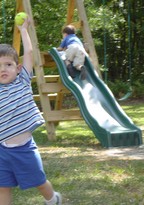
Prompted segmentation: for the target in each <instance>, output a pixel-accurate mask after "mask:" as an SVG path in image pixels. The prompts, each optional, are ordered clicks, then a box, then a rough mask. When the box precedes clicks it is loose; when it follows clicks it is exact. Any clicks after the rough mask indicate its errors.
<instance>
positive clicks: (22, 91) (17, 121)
mask: <svg viewBox="0 0 144 205" xmlns="http://www.w3.org/2000/svg"><path fill="white" fill-rule="evenodd" d="M28 25H29V19H28V18H27V19H25V22H24V23H23V25H22V26H18V28H19V30H20V33H21V37H22V42H23V48H24V55H23V65H19V64H18V55H17V53H16V51H15V49H14V48H12V47H11V46H10V45H8V44H0V205H10V204H12V197H11V189H12V187H16V186H19V187H20V188H21V189H28V188H32V187H37V188H38V190H39V191H40V193H41V195H42V196H43V197H44V200H45V204H46V205H61V204H62V202H61V196H60V194H59V193H58V192H55V191H54V190H53V187H52V185H51V183H50V182H49V181H48V180H47V179H46V175H45V172H44V170H43V165H42V160H41V157H40V154H39V152H38V149H37V146H36V143H35V141H34V139H33V137H32V131H34V130H35V129H36V128H37V127H39V126H40V125H42V124H43V123H44V119H43V117H42V116H41V114H40V112H39V110H38V108H37V106H36V104H35V102H34V100H33V96H32V88H31V78H32V68H33V57H32V56H33V50H32V44H31V40H30V37H29V34H28V32H27V28H28Z"/></svg>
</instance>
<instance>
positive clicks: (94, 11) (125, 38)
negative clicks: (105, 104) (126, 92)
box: [0, 0, 144, 84]
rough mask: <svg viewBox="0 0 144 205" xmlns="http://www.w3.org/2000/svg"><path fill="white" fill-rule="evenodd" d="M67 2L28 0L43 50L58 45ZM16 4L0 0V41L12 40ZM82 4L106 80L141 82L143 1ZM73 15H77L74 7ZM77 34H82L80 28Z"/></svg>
mask: <svg viewBox="0 0 144 205" xmlns="http://www.w3.org/2000/svg"><path fill="white" fill-rule="evenodd" d="M3 2H5V4H4V5H3V4H2V3H3ZM67 4H68V1H67V0H61V1H53V0H31V5H32V11H33V17H34V22H35V26H36V31H37V36H38V41H39V46H40V49H41V50H42V51H48V50H49V49H50V48H51V47H57V46H59V44H60V42H61V39H62V35H61V29H62V27H63V26H64V24H65V23H66V16H67ZM15 6H16V1H15V0H11V1H5V0H2V1H1V2H0V9H1V16H0V42H1V43H4V42H5V41H6V42H7V43H12V35H13V25H14V16H15ZM84 6H85V10H86V14H87V17H88V21H89V26H90V29H91V32H92V37H93V40H94V44H95V48H96V51H97V55H98V59H99V63H100V67H102V68H106V69H108V72H107V76H108V80H109V81H112V82H115V81H117V80H119V81H120V82H124V83H127V80H128V79H130V80H131V81H132V83H134V82H135V81H137V80H139V83H141V84H144V80H143V70H144V47H143V45H144V17H143V13H144V1H143V0H125V1H124V0H110V1H107V0H85V1H84ZM129 15H130V16H129ZM128 17H130V22H129V21H128ZM74 19H75V20H77V19H78V15H77V12H76V11H75V14H74ZM78 35H79V37H80V38H81V36H82V35H81V32H80V31H78ZM54 73H56V71H54ZM47 74H49V71H48V72H47Z"/></svg>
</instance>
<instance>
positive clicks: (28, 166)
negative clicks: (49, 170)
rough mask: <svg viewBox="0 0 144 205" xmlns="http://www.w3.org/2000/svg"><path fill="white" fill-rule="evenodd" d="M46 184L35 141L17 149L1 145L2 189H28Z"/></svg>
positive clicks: (0, 170)
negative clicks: (16, 187)
mask: <svg viewBox="0 0 144 205" xmlns="http://www.w3.org/2000/svg"><path fill="white" fill-rule="evenodd" d="M45 182H46V175H45V173H44V170H43V165H42V160H41V156H40V154H39V151H38V149H37V146H36V143H35V142H34V140H33V139H31V140H30V141H29V142H27V143H26V144H25V145H23V146H20V147H15V148H7V147H4V146H3V145H1V144H0V187H15V186H19V187H20V188H21V189H28V188H32V187H37V186H40V185H42V184H44V183H45Z"/></svg>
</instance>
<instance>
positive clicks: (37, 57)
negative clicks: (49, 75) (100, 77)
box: [23, 0, 56, 140]
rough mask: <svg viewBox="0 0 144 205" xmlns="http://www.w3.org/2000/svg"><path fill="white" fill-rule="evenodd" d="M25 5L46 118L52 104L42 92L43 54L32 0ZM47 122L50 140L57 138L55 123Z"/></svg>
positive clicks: (26, 1) (25, 0) (24, 3)
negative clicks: (36, 29) (35, 24)
mask: <svg viewBox="0 0 144 205" xmlns="http://www.w3.org/2000/svg"><path fill="white" fill-rule="evenodd" d="M23 5H24V10H25V12H26V13H27V14H28V15H29V17H30V20H31V25H30V27H29V34H30V36H31V41H32V45H33V55H34V69H35V73H36V79H37V85H38V91H39V94H40V101H41V105H42V109H43V115H44V118H45V119H48V116H47V113H48V112H49V111H51V106H50V100H49V97H48V95H47V93H42V90H41V85H42V84H43V83H45V78H44V71H43V66H42V60H41V54H40V50H39V44H38V39H37V35H36V31H35V26H34V21H33V15H32V9H31V4H30V1H29V0H23ZM45 124H46V129H47V133H48V138H49V140H55V139H56V136H55V126H54V123H53V122H48V121H47V120H46V122H45Z"/></svg>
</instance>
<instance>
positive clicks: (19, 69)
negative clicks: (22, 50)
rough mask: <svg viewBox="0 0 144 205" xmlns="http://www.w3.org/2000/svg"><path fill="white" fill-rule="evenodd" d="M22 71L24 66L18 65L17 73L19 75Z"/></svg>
mask: <svg viewBox="0 0 144 205" xmlns="http://www.w3.org/2000/svg"><path fill="white" fill-rule="evenodd" d="M21 69H22V65H21V64H18V65H17V71H18V73H20V71H21Z"/></svg>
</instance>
